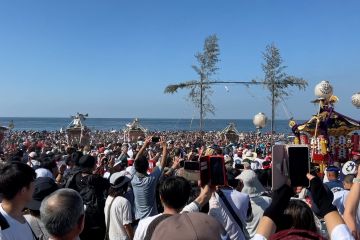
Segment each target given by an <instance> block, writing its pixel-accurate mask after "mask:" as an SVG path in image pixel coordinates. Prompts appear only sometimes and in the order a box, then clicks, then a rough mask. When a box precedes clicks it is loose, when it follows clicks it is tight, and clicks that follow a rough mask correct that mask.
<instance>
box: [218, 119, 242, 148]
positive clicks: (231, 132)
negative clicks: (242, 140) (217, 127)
mask: <svg viewBox="0 0 360 240" xmlns="http://www.w3.org/2000/svg"><path fill="white" fill-rule="evenodd" d="M220 136H221V138H222V140H228V141H229V142H233V143H235V142H237V141H238V140H239V131H238V130H237V129H236V127H235V124H234V123H229V125H227V126H226V128H224V129H223V130H222V131H221V132H220Z"/></svg>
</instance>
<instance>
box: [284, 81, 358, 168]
mask: <svg viewBox="0 0 360 240" xmlns="http://www.w3.org/2000/svg"><path fill="white" fill-rule="evenodd" d="M315 95H316V96H317V97H318V98H317V99H316V100H314V101H313V103H316V104H319V110H318V113H317V114H315V115H313V116H312V117H311V118H310V119H309V120H308V121H306V122H304V123H301V124H297V123H296V122H295V121H294V120H290V122H289V126H290V127H291V129H292V132H293V133H294V135H295V138H294V143H295V144H307V145H309V147H310V149H311V151H310V152H311V156H310V157H311V160H312V162H315V163H318V164H319V165H320V170H323V169H324V166H325V164H326V165H329V164H333V163H334V162H340V163H344V162H346V161H347V160H349V159H350V158H351V154H352V153H354V152H359V150H360V148H359V135H358V133H357V132H356V131H358V130H360V121H358V120H355V119H352V118H350V117H348V116H345V115H343V114H341V113H339V112H337V111H335V103H336V102H337V101H338V100H339V99H338V97H336V96H334V95H333V90H332V86H331V85H330V83H329V82H327V81H322V82H320V83H319V84H318V85H317V86H316V87H315ZM353 102H354V101H353Z"/></svg>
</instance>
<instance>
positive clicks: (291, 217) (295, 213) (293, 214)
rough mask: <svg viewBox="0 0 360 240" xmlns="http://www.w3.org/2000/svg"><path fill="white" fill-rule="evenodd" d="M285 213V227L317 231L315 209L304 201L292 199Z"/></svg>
mask: <svg viewBox="0 0 360 240" xmlns="http://www.w3.org/2000/svg"><path fill="white" fill-rule="evenodd" d="M284 215H285V217H284V219H286V220H284V221H283V222H284V228H285V229H287V228H295V229H304V230H309V231H312V232H317V229H316V225H315V219H314V214H313V211H312V210H311V208H310V207H309V206H308V205H307V204H306V203H305V202H304V201H302V200H290V202H289V204H288V206H287V208H286V209H285V211H284ZM285 222H286V223H285ZM286 225H287V226H286Z"/></svg>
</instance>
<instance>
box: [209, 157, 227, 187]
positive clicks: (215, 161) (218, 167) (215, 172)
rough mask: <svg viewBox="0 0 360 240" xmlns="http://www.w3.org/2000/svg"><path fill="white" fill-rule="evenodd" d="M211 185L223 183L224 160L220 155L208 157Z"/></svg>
mask: <svg viewBox="0 0 360 240" xmlns="http://www.w3.org/2000/svg"><path fill="white" fill-rule="evenodd" d="M210 176H211V185H212V186H216V185H225V170H224V161H223V158H221V157H210Z"/></svg>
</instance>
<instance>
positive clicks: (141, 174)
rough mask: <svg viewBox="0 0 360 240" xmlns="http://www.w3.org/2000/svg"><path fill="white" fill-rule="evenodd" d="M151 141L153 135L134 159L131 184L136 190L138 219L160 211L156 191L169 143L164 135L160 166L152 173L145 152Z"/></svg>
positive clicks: (136, 213) (146, 140) (147, 139)
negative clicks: (133, 172)
mask: <svg viewBox="0 0 360 240" xmlns="http://www.w3.org/2000/svg"><path fill="white" fill-rule="evenodd" d="M151 142H152V137H151V136H149V137H147V138H146V139H145V141H144V145H143V146H142V147H141V149H140V150H139V152H138V154H137V155H136V157H135V161H134V168H135V174H134V176H133V179H132V180H131V186H132V188H133V190H134V198H135V201H134V202H135V209H136V210H135V219H136V220H137V221H139V220H140V219H143V218H145V217H149V216H154V215H156V214H157V213H158V211H157V203H156V197H155V193H156V186H157V184H158V182H159V179H160V176H161V175H162V174H163V169H164V167H165V164H166V157H167V144H166V141H165V138H163V137H162V138H161V140H160V142H159V143H158V144H160V145H161V147H162V155H161V160H160V166H158V167H155V168H154V169H153V171H152V173H150V174H148V173H147V170H148V168H149V162H148V160H149V159H148V158H147V156H146V154H144V152H145V149H146V148H147V147H148V146H149V145H150V143H151Z"/></svg>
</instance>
